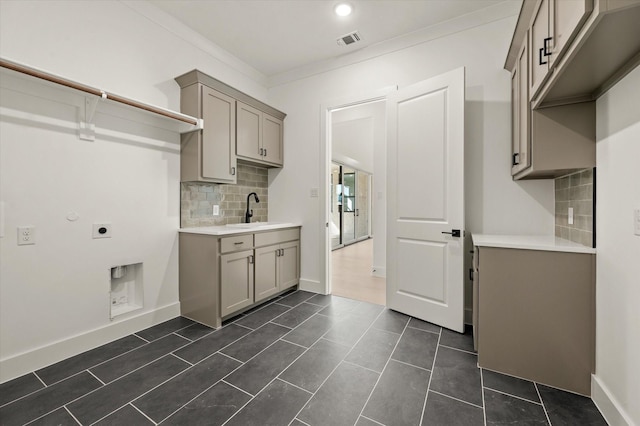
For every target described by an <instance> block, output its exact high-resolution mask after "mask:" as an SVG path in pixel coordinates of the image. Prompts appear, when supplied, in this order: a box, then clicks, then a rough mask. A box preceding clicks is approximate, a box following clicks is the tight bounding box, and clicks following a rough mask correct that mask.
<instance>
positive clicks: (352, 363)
mask: <svg viewBox="0 0 640 426" xmlns="http://www.w3.org/2000/svg"><path fill="white" fill-rule="evenodd" d="M347 356H349V355H348V354H347ZM342 362H344V363H345V364H350V365H355V366H356V367H360V368H363V369H365V370H367V371H371V372H372V373H376V374H377V375H380V374H382V372H381V371H376V370H373V369H371V368H368V367H364V366H362V365H360V364H356V363H355V362H353V361H347V360H346V357H345V359H343V360H342Z"/></svg>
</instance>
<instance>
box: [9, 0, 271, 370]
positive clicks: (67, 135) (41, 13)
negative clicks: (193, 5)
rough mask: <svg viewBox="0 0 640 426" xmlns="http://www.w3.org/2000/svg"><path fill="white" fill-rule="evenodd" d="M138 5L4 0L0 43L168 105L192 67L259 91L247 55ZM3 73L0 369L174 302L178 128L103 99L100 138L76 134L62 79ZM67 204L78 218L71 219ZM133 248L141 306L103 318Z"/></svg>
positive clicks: (37, 62)
mask: <svg viewBox="0 0 640 426" xmlns="http://www.w3.org/2000/svg"><path fill="white" fill-rule="evenodd" d="M143 6H144V4H142V3H137V2H115V1H103V2H100V1H91V2H77V1H73V2H51V1H28V2H23V1H0V56H2V57H3V58H5V59H10V60H13V61H17V62H20V63H24V64H26V65H30V66H33V67H36V68H41V69H44V70H47V71H50V72H53V73H56V74H59V75H61V76H63V77H66V78H70V79H74V80H77V81H79V82H82V83H85V84H88V85H91V86H96V87H98V88H101V89H104V90H107V91H110V92H114V93H117V94H119V95H123V96H126V97H129V98H134V99H138V100H140V101H143V102H148V103H152V104H156V105H158V106H162V107H166V108H171V109H175V110H177V109H179V87H178V85H177V84H176V83H175V82H174V81H173V78H174V77H176V76H178V75H180V74H182V73H184V72H186V71H189V70H191V69H193V68H199V69H201V70H202V71H204V72H206V73H209V74H211V75H213V76H215V77H217V78H218V79H220V80H223V81H225V82H227V83H229V84H231V85H233V86H234V87H236V88H238V89H239V90H242V91H244V92H246V93H248V94H250V95H252V96H254V97H256V98H262V99H264V98H265V95H266V89H265V88H264V87H262V86H261V85H260V84H259V83H257V82H256V81H254V80H253V79H252V78H250V77H248V76H247V75H252V70H251V69H249V68H248V67H247V66H243V65H242V64H239V63H233V66H230V65H227V64H225V63H224V62H223V61H221V60H220V59H218V58H217V57H214V56H212V53H211V51H208V50H206V49H203V48H202V44H201V40H199V39H198V38H197V37H196V36H193V34H188V32H187V31H185V29H184V28H182V27H180V25H178V24H175V23H174V24H175V25H173V26H171V25H170V24H171V22H170V20H166V19H164V18H163V17H162V16H161V15H160V14H157V13H155V12H154V13H152V14H151V15H148V16H147V15H144V14H142V12H144V7H143ZM151 12H152V11H151ZM151 12H150V13H151ZM160 22H161V23H162V25H160V24H159V23H160ZM189 37H191V38H189ZM2 83H3V86H8V87H10V89H3V93H2V97H1V98H2V100H1V102H2V115H1V117H0V118H1V119H2V120H1V129H0V131H1V134H0V140H1V142H0V199H1V201H3V202H4V204H5V216H6V218H5V223H4V225H5V231H6V232H5V236H4V237H3V238H0V249H1V251H0V263H1V266H0V281H1V282H0V293H1V294H0V295H1V297H0V381H5V380H7V379H10V378H12V377H16V376H18V375H20V374H23V373H25V372H27V371H30V370H33V369H36V368H39V367H42V366H44V365H46V364H49V363H53V362H56V361H58V360H60V359H62V358H65V357H68V356H70V355H74V354H75V353H78V352H81V351H83V350H86V349H89V348H91V347H95V346H98V345H100V344H103V343H106V342H107V341H109V340H114V339H116V338H118V337H121V336H123V335H126V334H129V333H131V332H133V331H136V330H139V329H141V328H144V327H146V326H149V325H152V324H155V323H158V322H160V321H163V320H165V319H168V318H170V317H173V316H176V315H178V313H179V309H178V252H177V229H178V227H179V203H180V200H179V193H180V188H179V149H180V148H179V135H178V134H177V133H175V132H173V133H167V132H166V131H162V130H158V129H157V128H156V127H154V126H155V124H153V123H151V126H149V125H142V124H138V123H135V122H129V121H123V120H117V119H114V118H110V117H109V116H107V115H105V114H103V113H102V112H100V111H101V110H99V113H98V114H97V116H96V133H97V134H98V136H97V138H96V141H95V142H87V141H82V140H79V139H78V137H77V135H76V130H75V129H76V127H77V126H78V123H77V117H78V114H79V111H78V109H77V108H76V107H74V106H72V105H73V104H74V102H77V101H78V99H75V98H73V99H71V98H70V99H68V100H61V99H57V100H53V99H56V97H57V96H58V95H59V96H66V95H65V93H68V92H60V93H59V94H58V95H56V94H55V93H50V91H48V90H46V89H43V90H36V93H35V96H32V95H26V94H24V93H23V92H20V91H16V90H14V89H15V87H14V86H15V85H14V83H12V82H11V81H9V79H8V77H6V76H5V77H3V79H2ZM27 86H28V87H29V88H30V89H29V90H31V89H33V84H28V85H27ZM29 90H28V91H29ZM54 92H55V90H54ZM52 123H53V124H52ZM115 130H118V131H120V132H122V133H121V134H119V135H118V134H114V133H113V131H115ZM107 133H109V134H110V136H107ZM69 212H77V214H78V216H79V219H78V220H77V221H75V222H70V221H68V220H67V219H66V216H67V215H68V213H69ZM95 222H111V223H112V224H113V238H111V239H109V240H93V239H92V238H91V225H92V223H95ZM20 225H35V226H36V241H37V243H36V245H34V246H20V247H19V246H17V244H16V233H17V231H16V227H17V226H20ZM140 261H141V262H143V263H144V296H145V299H144V309H143V310H142V311H138V312H135V313H131V314H128V315H125V317H126V321H123V320H121V319H120V318H118V319H116V320H114V321H113V322H111V321H110V320H109V305H108V291H109V281H108V269H109V267H111V266H113V265H117V264H121V263H128V262H140ZM141 312H142V314H143V315H142V316H139V315H138V314H140V313H141Z"/></svg>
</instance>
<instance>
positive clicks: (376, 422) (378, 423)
mask: <svg viewBox="0 0 640 426" xmlns="http://www.w3.org/2000/svg"><path fill="white" fill-rule="evenodd" d="M360 417H362V418H363V419H367V420H369V421H371V422H373V423H375V424H377V425H381V426H385V424H384V423H380V422H378V421H375V420H373V419H372V418H370V417H367V416H363V415H360ZM356 422H357V420H356Z"/></svg>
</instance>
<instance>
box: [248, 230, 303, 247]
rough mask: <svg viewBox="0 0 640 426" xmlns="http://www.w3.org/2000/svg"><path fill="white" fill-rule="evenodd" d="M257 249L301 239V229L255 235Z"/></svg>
mask: <svg viewBox="0 0 640 426" xmlns="http://www.w3.org/2000/svg"><path fill="white" fill-rule="evenodd" d="M255 238H256V247H259V246H266V245H270V244H278V243H282V242H285V241H294V240H299V239H300V229H298V228H292V229H283V230H281V231H271V232H263V233H260V234H255Z"/></svg>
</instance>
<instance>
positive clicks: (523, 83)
mask: <svg viewBox="0 0 640 426" xmlns="http://www.w3.org/2000/svg"><path fill="white" fill-rule="evenodd" d="M528 52H529V49H528V45H527V43H524V44H523V45H522V49H521V50H520V54H519V55H518V61H517V62H516V65H515V68H514V69H513V72H512V73H511V108H512V109H511V123H512V126H511V130H512V135H511V142H512V153H511V174H512V175H516V174H518V173H520V172H521V171H522V170H525V169H526V168H528V167H529V166H531V155H530V154H531V144H530V142H531V139H530V137H529V135H530V132H529V123H530V117H531V109H530V108H529V79H528V76H529V67H528Z"/></svg>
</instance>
